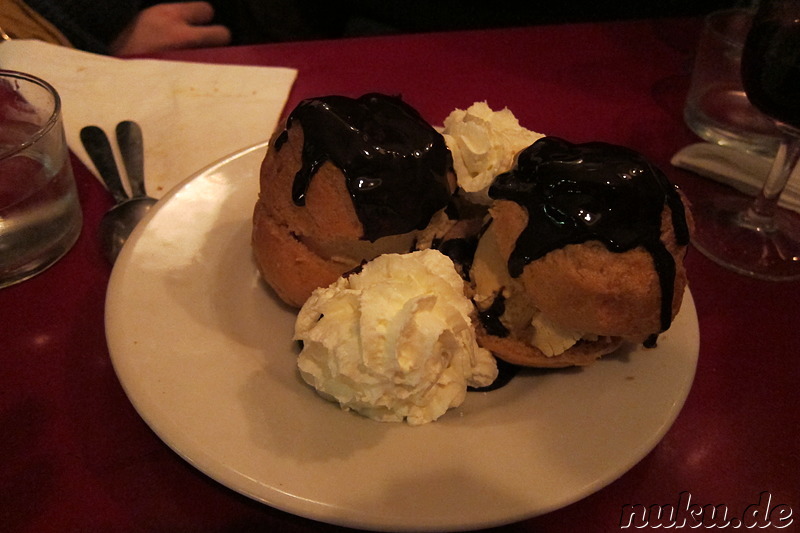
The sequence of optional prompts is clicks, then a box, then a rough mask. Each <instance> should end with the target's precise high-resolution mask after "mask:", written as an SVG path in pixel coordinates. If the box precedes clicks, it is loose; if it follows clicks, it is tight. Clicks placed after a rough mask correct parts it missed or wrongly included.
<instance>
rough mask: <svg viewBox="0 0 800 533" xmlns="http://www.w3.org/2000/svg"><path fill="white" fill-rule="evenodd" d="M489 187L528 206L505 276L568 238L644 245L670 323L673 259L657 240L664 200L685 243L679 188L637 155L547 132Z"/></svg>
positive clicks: (612, 245) (622, 246)
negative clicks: (526, 221) (571, 141)
mask: <svg viewBox="0 0 800 533" xmlns="http://www.w3.org/2000/svg"><path fill="white" fill-rule="evenodd" d="M489 195H490V196H491V197H492V198H495V199H506V200H512V201H514V202H516V203H518V204H520V205H522V206H523V207H525V208H526V209H527V211H528V217H529V221H528V226H527V227H526V228H525V229H524V230H523V232H522V233H521V234H520V236H519V238H518V239H517V242H516V245H515V248H514V251H513V252H512V254H511V256H510V257H509V260H508V270H509V273H510V274H511V276H513V277H518V276H519V275H520V274H522V270H523V268H524V267H525V265H527V264H528V263H530V262H531V261H534V260H536V259H539V258H541V257H543V256H544V255H546V254H547V253H548V252H550V251H553V250H556V249H559V248H562V247H564V246H566V245H568V244H580V243H583V242H586V241H589V240H598V241H600V242H602V243H603V244H604V245H605V246H606V247H607V248H608V249H609V250H610V251H612V252H619V253H622V252H626V251H628V250H631V249H633V248H636V247H638V246H642V247H643V248H644V249H645V250H646V251H647V252H648V253H649V254H650V255H651V257H652V258H653V263H654V265H655V269H656V272H657V273H658V276H659V282H660V289H661V331H664V330H666V329H667V328H668V327H669V326H670V323H671V322H672V297H673V292H674V283H675V260H674V258H673V257H672V255H671V254H670V253H669V251H668V250H667V249H666V247H665V246H664V244H663V242H661V212H662V210H663V209H664V206H665V205H667V206H669V208H670V210H671V212H672V225H673V228H674V232H675V239H676V241H677V243H678V244H679V245H686V244H688V242H689V231H688V227H687V224H686V218H685V213H684V208H683V203H682V202H681V199H680V196H679V195H678V193H677V190H676V189H675V187H674V186H672V185H671V184H670V183H669V182H668V181H667V179H666V176H664V174H663V173H662V172H661V171H660V170H658V169H657V168H655V167H654V166H653V165H651V164H650V163H649V162H648V161H647V160H646V159H645V158H644V157H643V156H642V155H640V154H638V153H637V152H635V151H633V150H630V149H628V148H624V147H621V146H615V145H611V144H606V143H600V142H592V143H586V144H571V143H569V142H567V141H564V140H562V139H559V138H556V137H545V138H543V139H540V140H538V141H536V142H535V143H534V144H532V145H531V146H530V147H528V148H526V149H525V150H523V151H522V152H520V154H519V155H518V156H517V164H516V166H515V167H514V168H513V169H512V170H511V171H509V172H507V173H505V174H501V175H500V176H498V177H497V179H496V180H495V182H494V183H493V185H492V186H491V188H490V189H489Z"/></svg>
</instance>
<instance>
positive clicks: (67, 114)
mask: <svg viewBox="0 0 800 533" xmlns="http://www.w3.org/2000/svg"><path fill="white" fill-rule="evenodd" d="M0 68H5V69H12V70H19V71H23V72H27V73H29V74H33V75H35V76H38V77H40V78H43V79H44V80H46V81H48V82H50V83H51V84H52V85H53V86H54V87H55V88H56V90H57V91H58V92H59V95H60V96H61V100H62V109H63V117H64V128H65V130H66V136H67V144H68V145H69V147H70V149H71V150H72V151H73V152H74V153H75V154H76V155H77V157H78V158H80V160H81V161H82V162H83V163H85V164H86V166H87V167H89V169H91V170H92V171H93V172H95V169H94V166H93V165H92V163H91V160H90V159H89V157H88V155H87V154H86V152H85V150H84V149H83V147H82V146H81V142H80V137H79V135H80V130H81V128H83V126H86V125H89V124H94V125H97V126H100V127H101V128H103V129H104V130H105V131H106V133H107V134H108V135H109V137H110V138H111V140H112V144H115V143H114V128H115V127H116V124H117V123H118V122H120V121H122V120H135V121H137V122H139V124H140V125H141V127H142V130H143V133H144V144H145V181H146V185H147V189H148V193H150V195H151V196H154V197H156V198H159V197H161V196H163V195H164V193H166V192H167V191H168V190H169V189H171V188H172V187H174V186H175V185H177V184H178V183H180V182H181V181H183V180H184V179H185V178H187V177H189V176H190V175H192V174H193V173H195V172H197V171H199V170H201V169H203V168H205V167H206V166H208V165H210V164H212V163H214V162H215V161H218V160H220V159H222V158H223V157H226V156H228V155H230V154H231V153H234V152H236V151H238V150H241V149H243V148H246V147H248V146H252V145H254V144H257V143H259V142H263V141H265V140H267V139H269V136H270V134H271V133H272V131H273V129H274V128H275V126H276V124H277V121H278V119H279V118H280V115H281V112H282V111H283V107H284V105H285V103H286V99H287V98H288V96H289V91H290V90H291V87H292V85H293V83H294V81H295V79H296V77H297V71H296V70H294V69H290V68H283V67H251V66H236V65H210V64H200V63H187V62H177V61H160V60H150V59H118V58H113V57H107V56H100V55H95V54H90V53H86V52H82V51H77V50H73V49H70V48H66V47H61V46H56V45H52V44H47V43H43V42H41V41H33V40H12V41H4V42H3V43H2V44H0Z"/></svg>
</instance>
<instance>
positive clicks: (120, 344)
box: [106, 145, 699, 531]
mask: <svg viewBox="0 0 800 533" xmlns="http://www.w3.org/2000/svg"><path fill="white" fill-rule="evenodd" d="M265 150H266V146H265V145H259V146H256V147H254V148H250V149H247V150H244V151H242V152H240V153H237V154H234V155H233V156H231V157H230V158H228V159H225V160H223V161H221V162H219V163H218V164H216V165H214V166H212V167H210V168H208V169H207V170H205V171H203V172H201V173H199V174H198V175H197V176H195V177H193V178H192V179H190V180H187V181H186V182H184V183H183V184H182V185H181V186H180V187H178V188H177V189H176V190H175V191H173V192H172V193H170V194H169V195H168V196H167V197H165V198H164V199H163V200H162V201H161V202H160V203H159V204H158V205H157V207H156V208H155V209H154V210H152V211H151V212H150V214H149V216H148V219H147V221H146V222H145V223H144V224H142V225H140V226H139V227H138V228H137V230H136V231H135V232H134V235H133V236H132V238H131V241H130V242H129V244H128V245H126V247H125V249H124V250H123V252H122V254H121V255H120V257H119V259H118V261H117V263H116V266H115V268H114V271H113V274H112V276H111V282H110V286H109V290H108V300H107V307H106V329H107V335H108V343H109V349H110V353H111V357H112V360H113V363H114V368H115V369H116V372H117V375H118V376H119V379H120V381H121V383H122V385H123V387H124V388H125V391H126V392H127V394H128V396H129V398H130V400H131V402H133V405H134V406H135V408H136V409H137V410H138V412H139V413H140V414H141V416H142V418H144V420H145V421H146V422H147V423H148V424H149V425H150V427H151V428H152V429H153V430H154V431H155V432H156V433H157V434H158V435H159V437H160V438H161V439H163V440H164V442H165V443H167V444H168V445H169V446H170V447H171V448H172V449H173V450H175V451H176V452H177V453H178V454H180V455H181V456H182V457H184V458H185V459H186V460H187V461H189V462H190V463H191V464H193V465H194V466H196V467H197V468H198V469H200V470H201V471H203V472H205V473H206V474H208V475H209V476H211V477H212V478H214V479H216V480H217V481H219V482H220V483H222V484H224V485H226V486H228V487H230V488H231V489H233V490H236V491H238V492H240V493H242V494H245V495H247V496H250V497H251V498H254V499H256V500H259V501H262V502H264V503H266V504H268V505H271V506H274V507H276V508H279V509H282V510H285V511H288V512H290V513H294V514H297V515H301V516H305V517H309V518H313V519H316V520H320V521H324V522H330V523H334V524H341V525H346V526H352V527H360V528H367V529H377V530H391V531H400V530H452V529H473V528H479V527H489V526H493V525H498V524H503V523H508V522H513V521H517V520H521V519H524V518H527V517H531V516H535V515H538V514H542V513H546V512H548V511H551V510H554V509H557V508H559V507H562V506H565V505H567V504H570V503H572V502H574V501H576V500H579V499H581V498H583V497H585V496H587V495H589V494H591V493H593V492H595V491H597V490H599V489H600V488H602V487H604V486H605V485H607V484H608V483H610V482H612V481H614V480H615V479H617V478H618V477H619V476H621V475H622V474H623V473H624V472H626V471H627V470H628V469H630V468H631V467H632V466H633V465H634V464H636V463H637V462H638V461H639V460H640V459H642V458H643V457H644V456H645V455H646V454H647V453H648V452H649V451H650V450H651V449H652V448H653V447H654V446H655V445H656V444H657V443H658V442H659V440H660V439H661V438H662V436H663V435H664V433H665V432H666V431H667V429H668V428H669V427H670V425H671V424H672V422H673V420H674V419H675V417H676V416H677V414H678V412H679V410H680V409H681V407H682V405H683V402H684V400H685V398H686V396H687V394H688V392H689V389H690V387H691V383H692V379H693V377H694V372H695V367H696V362H697V355H698V347H699V334H698V327H697V316H696V313H695V308H694V302H693V300H692V298H691V295H690V294H688V293H687V295H686V298H685V300H684V303H683V309H682V311H681V313H680V314H679V315H678V318H677V320H676V321H675V323H674V324H673V327H672V328H671V329H670V330H669V331H668V332H666V333H665V334H663V335H662V336H661V337H660V341H659V345H658V347H657V348H655V349H651V350H646V349H643V348H629V349H627V350H626V349H623V350H622V351H621V352H620V353H618V354H615V355H612V356H610V357H606V358H605V359H603V360H601V361H600V362H598V363H596V364H595V365H592V366H590V367H588V368H586V369H583V370H561V371H536V372H529V373H525V374H524V375H521V376H517V377H516V378H514V379H513V380H512V381H511V383H510V384H509V385H507V386H505V387H504V388H502V389H499V390H496V391H493V392H488V393H486V392H479V393H476V392H473V393H470V394H469V395H468V397H467V400H466V402H465V403H464V404H463V405H462V407H460V408H458V409H455V410H451V411H449V412H448V413H447V414H445V415H444V416H443V417H442V418H440V419H439V420H438V421H436V422H433V423H431V424H427V425H424V426H421V427H409V426H407V425H404V424H392V423H379V422H374V421H372V420H368V419H366V418H362V417H360V416H358V415H356V414H353V413H349V412H345V411H342V410H340V409H339V408H338V407H337V406H336V405H334V404H331V403H328V402H326V401H325V400H323V399H322V398H320V397H319V396H317V395H316V394H315V393H314V391H313V390H312V389H310V388H309V387H308V386H306V385H305V384H304V383H303V382H302V381H301V380H300V378H299V377H298V374H297V371H296V367H295V358H296V354H297V347H296V346H295V345H294V344H293V342H292V340H291V335H292V330H293V325H294V313H293V312H291V311H290V310H288V309H287V308H285V307H284V306H282V305H281V304H280V303H278V301H277V299H276V298H275V297H274V296H273V295H272V293H271V292H270V290H269V289H268V288H267V287H266V286H265V285H264V284H263V283H262V282H261V281H260V280H259V276H258V274H257V272H256V268H255V265H254V263H253V260H252V258H251V254H250V217H251V213H252V208H253V205H254V203H255V200H256V196H257V194H258V169H259V165H260V162H261V159H262V157H263V154H264V152H265Z"/></svg>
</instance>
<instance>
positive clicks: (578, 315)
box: [478, 200, 691, 367]
mask: <svg viewBox="0 0 800 533" xmlns="http://www.w3.org/2000/svg"><path fill="white" fill-rule="evenodd" d="M684 205H685V206H686V202H684ZM491 214H492V222H491V223H492V224H493V225H495V228H494V229H495V235H496V236H497V245H498V249H499V250H500V253H501V254H502V257H503V259H504V261H505V262H506V263H507V261H508V257H509V256H510V254H511V253H512V251H513V249H514V246H515V243H516V241H517V237H518V236H519V235H520V233H521V232H522V231H523V229H524V228H525V227H526V225H527V222H528V215H527V212H526V210H525V208H523V207H522V206H520V205H519V204H517V203H515V202H512V201H508V200H499V201H496V202H495V203H494V204H493V206H492V209H491ZM671 216H672V214H671V212H670V210H669V208H668V207H666V206H665V208H664V211H663V213H662V221H661V228H662V232H661V239H662V242H664V243H665V244H666V248H667V250H668V251H669V252H670V254H671V255H672V256H673V258H674V259H675V271H676V275H675V287H674V291H673V298H672V317H673V318H674V316H675V315H676V314H677V313H678V311H679V310H680V306H681V302H682V301H683V293H684V290H685V288H686V285H687V280H686V269H685V268H684V265H683V258H684V255H685V253H686V246H678V245H677V244H676V242H675V235H674V231H673V225H672V221H671ZM687 219H688V222H689V225H690V227H691V216H690V215H689V214H688V206H687ZM517 281H519V282H520V284H521V285H522V287H523V288H524V290H525V292H526V294H527V295H528V297H529V298H530V301H531V305H533V306H535V307H536V308H538V309H539V310H540V311H541V312H542V313H543V314H544V315H546V316H547V317H548V318H549V319H550V320H551V321H552V322H554V323H556V324H559V326H561V327H563V328H564V329H568V330H576V331H583V332H586V333H591V334H594V335H598V336H599V339H598V341H591V342H590V341H580V342H579V343H578V344H577V345H575V346H574V347H572V348H570V349H569V350H567V351H566V352H565V353H564V354H561V355H559V356H554V357H546V356H545V355H544V354H543V353H542V352H541V351H540V350H538V349H537V348H535V347H533V346H530V345H529V344H527V343H526V342H525V341H524V340H522V339H520V338H519V337H517V336H515V335H514V333H513V332H512V333H511V334H510V335H509V336H508V337H504V338H503V337H496V336H493V335H489V334H488V333H487V332H486V331H485V330H483V328H481V327H479V328H478V341H479V343H480V344H481V346H483V347H484V348H487V349H489V350H492V351H493V352H494V353H495V354H496V355H497V356H498V357H500V358H501V359H504V360H506V361H508V362H511V363H515V364H521V365H526V366H543V367H559V366H571V365H585V364H589V363H591V362H592V361H594V360H595V359H597V358H598V357H600V356H602V355H605V354H607V353H610V352H612V351H614V350H616V349H617V348H618V347H619V345H620V344H621V343H622V340H623V339H628V340H632V341H635V342H642V341H644V340H645V339H646V338H647V337H649V336H650V335H652V334H654V333H657V332H659V331H660V329H661V286H660V282H659V278H658V274H657V272H656V269H655V266H654V263H653V259H652V257H651V255H650V254H649V253H648V252H647V251H646V250H644V249H643V248H642V247H637V248H635V249H633V250H630V251H627V252H623V253H616V252H612V251H609V250H608V249H607V248H606V247H605V245H603V244H602V243H601V242H599V241H588V242H586V243H582V244H571V245H568V246H565V247H564V248H562V249H558V250H554V251H552V252H550V253H548V254H547V255H545V256H544V257H542V258H540V259H538V260H536V261H532V262H531V263H529V264H528V265H526V266H525V268H524V269H523V272H522V275H521V276H520V277H519V278H518V280H517Z"/></svg>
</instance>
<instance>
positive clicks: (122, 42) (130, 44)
mask: <svg viewBox="0 0 800 533" xmlns="http://www.w3.org/2000/svg"><path fill="white" fill-rule="evenodd" d="M213 18H214V8H213V7H211V4H209V3H208V2H179V3H169V4H156V5H154V6H151V7H148V8H146V9H143V10H142V11H141V12H139V14H138V15H137V16H136V18H134V19H133V20H132V21H131V22H130V24H128V26H126V27H125V29H123V30H122V32H120V34H119V35H118V36H117V38H116V39H114V41H113V42H112V43H111V44H110V45H109V51H110V53H111V54H112V55H115V56H130V55H140V54H149V53H153V52H160V51H164V50H176V49H181V48H201V47H206V46H223V45H226V44H228V43H230V41H231V32H230V30H228V28H226V27H225V26H221V25H210V24H209V23H210V22H211V20H212V19H213Z"/></svg>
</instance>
